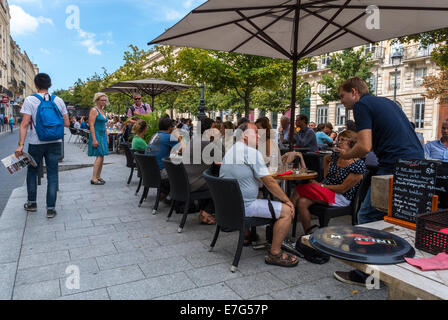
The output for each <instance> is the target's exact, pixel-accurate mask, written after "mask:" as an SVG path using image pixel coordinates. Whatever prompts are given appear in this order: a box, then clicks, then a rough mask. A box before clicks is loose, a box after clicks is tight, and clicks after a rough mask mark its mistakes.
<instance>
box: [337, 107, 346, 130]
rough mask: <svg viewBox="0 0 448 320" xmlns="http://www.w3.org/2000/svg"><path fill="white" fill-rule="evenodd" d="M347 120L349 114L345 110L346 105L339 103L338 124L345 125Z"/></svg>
mask: <svg viewBox="0 0 448 320" xmlns="http://www.w3.org/2000/svg"><path fill="white" fill-rule="evenodd" d="M346 120H347V115H346V112H345V106H344V105H343V104H338V105H337V106H336V125H337V126H345V123H346Z"/></svg>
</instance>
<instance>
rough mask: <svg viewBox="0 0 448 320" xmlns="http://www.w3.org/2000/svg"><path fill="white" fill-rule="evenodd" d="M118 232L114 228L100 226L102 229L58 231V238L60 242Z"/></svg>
mask: <svg viewBox="0 0 448 320" xmlns="http://www.w3.org/2000/svg"><path fill="white" fill-rule="evenodd" d="M114 232H116V230H115V228H114V227H113V226H100V227H90V228H82V229H76V230H69V231H57V232H56V238H57V239H58V240H63V239H70V238H79V237H87V236H96V235H102V234H107V233H114Z"/></svg>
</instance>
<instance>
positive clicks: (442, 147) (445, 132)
mask: <svg viewBox="0 0 448 320" xmlns="http://www.w3.org/2000/svg"><path fill="white" fill-rule="evenodd" d="M424 149H425V156H426V158H427V159H434V160H441V161H444V162H448V119H446V120H445V121H443V123H442V138H441V139H440V140H435V141H430V142H428V143H427V144H425V148H424Z"/></svg>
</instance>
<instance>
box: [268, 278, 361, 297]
mask: <svg viewBox="0 0 448 320" xmlns="http://www.w3.org/2000/svg"><path fill="white" fill-rule="evenodd" d="M354 287H356V290H363V289H362V287H359V286H348V285H344V284H340V282H338V281H337V280H336V279H333V278H332V277H331V278H330V277H327V278H322V279H319V280H318V281H311V282H307V283H303V284H301V285H297V286H294V287H291V288H287V289H284V290H278V291H276V292H271V293H270V295H271V296H272V297H274V299H276V300H338V299H344V298H346V297H348V296H350V294H351V292H352V290H354V289H355V288H354ZM364 290H366V289H364Z"/></svg>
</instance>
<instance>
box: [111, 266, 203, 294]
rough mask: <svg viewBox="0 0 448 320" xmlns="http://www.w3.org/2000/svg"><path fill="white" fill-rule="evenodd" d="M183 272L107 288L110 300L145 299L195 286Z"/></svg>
mask: <svg viewBox="0 0 448 320" xmlns="http://www.w3.org/2000/svg"><path fill="white" fill-rule="evenodd" d="M195 287H196V286H195V284H194V283H193V282H192V281H191V280H190V279H189V278H188V277H187V276H186V275H185V273H183V272H180V273H175V274H169V275H165V276H160V277H156V278H151V279H146V280H140V281H136V282H132V283H127V284H122V285H117V286H113V287H109V288H107V291H108V293H109V296H110V298H111V299H112V300H129V299H137V300H146V299H154V298H157V297H160V296H166V295H169V294H173V293H177V292H182V291H186V290H189V289H193V288H195Z"/></svg>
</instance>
